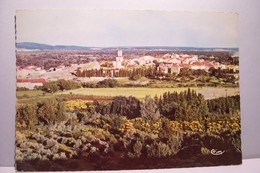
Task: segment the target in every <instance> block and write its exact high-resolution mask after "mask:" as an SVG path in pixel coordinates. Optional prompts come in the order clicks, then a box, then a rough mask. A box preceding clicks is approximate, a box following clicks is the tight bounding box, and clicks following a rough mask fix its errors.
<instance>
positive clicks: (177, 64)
mask: <svg viewBox="0 0 260 173" xmlns="http://www.w3.org/2000/svg"><path fill="white" fill-rule="evenodd" d="M15 19H16V71H17V73H16V78H17V80H16V85H17V88H16V89H17V91H16V96H17V102H16V144H15V145H16V150H15V152H16V156H15V159H16V169H17V170H19V171H83V170H129V169H161V168H180V167H197V166H200V167H202V166H219V165H234V164H241V162H242V154H241V138H240V134H241V126H240V90H239V48H238V45H239V43H238V41H239V40H238V36H239V33H238V14H236V13H220V12H181V11H149V10H143V11H134V10H86V9H77V10H76V9H75V10H71V9H70V10H68V9H67V10H66V9H64V10H47V9H45V10H18V11H17V12H16V18H15Z"/></svg>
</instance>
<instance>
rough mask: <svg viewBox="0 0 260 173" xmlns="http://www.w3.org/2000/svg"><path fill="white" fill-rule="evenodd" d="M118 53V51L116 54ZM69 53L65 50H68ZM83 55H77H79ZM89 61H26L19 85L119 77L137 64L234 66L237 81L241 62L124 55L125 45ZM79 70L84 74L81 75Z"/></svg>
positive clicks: (172, 68) (173, 68)
mask: <svg viewBox="0 0 260 173" xmlns="http://www.w3.org/2000/svg"><path fill="white" fill-rule="evenodd" d="M116 53H117V55H116ZM65 55H66V54H65ZM82 56H83V57H84V55H77V57H80V58H81V57H82ZM87 57H88V61H87V62H85V63H84V61H83V63H79V64H77V63H70V64H68V63H66V60H68V59H69V58H70V55H67V56H66V57H64V63H61V64H59V65H58V66H54V67H51V68H49V69H46V68H45V67H44V66H36V65H27V66H25V67H21V66H17V69H16V70H17V87H20V88H27V89H34V88H35V87H38V86H43V84H44V83H46V82H48V81H56V80H60V79H64V80H73V81H77V82H93V81H102V80H104V79H108V78H113V79H117V77H118V75H116V74H117V73H119V72H120V70H127V71H133V70H134V69H138V68H149V67H151V68H155V69H156V71H157V72H161V73H163V74H175V75H178V74H179V73H180V71H181V69H182V68H188V69H191V70H203V71H205V72H208V71H209V69H212V68H214V69H221V70H225V69H227V70H231V71H233V72H234V73H235V74H234V76H235V79H236V81H237V82H238V79H239V76H238V71H239V66H238V65H236V64H222V63H219V62H217V61H215V57H214V56H210V57H208V58H207V60H205V59H204V58H203V57H199V56H198V55H196V54H192V55H191V54H185V53H178V52H177V53H176V52H170V53H165V54H163V55H144V56H141V55H139V56H133V57H131V56H129V55H128V56H127V57H126V58H125V57H124V55H123V50H122V49H117V50H115V51H114V55H112V56H111V55H110V57H112V58H103V59H100V60H99V59H98V58H96V57H93V56H87ZM91 70H92V71H93V70H94V71H101V73H102V74H100V75H98V76H96V75H95V76H91V75H90V76H89V75H88V76H86V73H84V72H86V71H91ZM79 74H85V76H84V75H83V76H82V75H79Z"/></svg>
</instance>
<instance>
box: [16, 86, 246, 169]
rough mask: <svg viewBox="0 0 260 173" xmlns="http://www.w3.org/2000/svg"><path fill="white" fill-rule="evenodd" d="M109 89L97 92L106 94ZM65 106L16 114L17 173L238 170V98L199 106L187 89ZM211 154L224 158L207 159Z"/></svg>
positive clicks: (34, 106) (36, 106) (59, 101)
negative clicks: (226, 166) (231, 166)
mask: <svg viewBox="0 0 260 173" xmlns="http://www.w3.org/2000/svg"><path fill="white" fill-rule="evenodd" d="M63 82H64V81H63ZM110 82H111V81H105V82H102V83H100V85H101V86H108V87H111V86H109V84H110ZM58 83H62V82H60V81H59V82H58ZM112 83H113V82H112ZM62 84H63V83H62ZM68 85H69V84H68ZM57 86H59V85H58V84H57ZM69 86H71V85H69ZM75 86H76V85H75ZM59 87H61V86H59ZM72 87H74V85H72ZM68 98H69V97H65V96H63V97H51V98H46V99H44V100H41V101H36V102H31V103H27V104H23V105H20V106H19V107H17V115H16V117H17V121H16V122H17V124H16V126H17V129H16V139H17V140H16V146H17V148H16V160H17V168H18V170H32V171H33V170H42V171H43V170H61V171H62V170H98V169H101V170H102V169H143V168H165V167H184V166H185V167H187V166H210V165H218V164H238V163H240V162H241V148H240V145H241V144H240V133H241V132H240V104H239V103H240V102H239V100H240V98H239V96H232V97H226V98H218V99H213V100H205V99H204V97H203V96H202V95H201V94H197V93H196V92H195V91H193V90H190V89H188V90H186V91H183V92H180V93H177V92H166V93H164V94H163V95H160V96H155V97H153V98H152V97H150V96H147V97H145V98H144V99H142V100H139V99H137V98H135V97H132V96H131V97H123V96H117V97H114V98H113V99H112V100H107V101H97V100H96V101H93V102H84V101H82V100H69V99H68ZM212 149H215V150H218V151H223V152H224V154H222V155H212V151H213V150H212ZM126 163H127V164H126Z"/></svg>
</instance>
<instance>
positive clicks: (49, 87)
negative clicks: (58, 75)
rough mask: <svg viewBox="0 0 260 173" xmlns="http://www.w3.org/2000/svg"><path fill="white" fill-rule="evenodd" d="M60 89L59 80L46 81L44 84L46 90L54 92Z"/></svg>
mask: <svg viewBox="0 0 260 173" xmlns="http://www.w3.org/2000/svg"><path fill="white" fill-rule="evenodd" d="M59 89H60V87H59V86H58V83H57V82H46V83H44V84H43V90H44V91H46V92H50V93H54V92H57V91H58V90H59Z"/></svg>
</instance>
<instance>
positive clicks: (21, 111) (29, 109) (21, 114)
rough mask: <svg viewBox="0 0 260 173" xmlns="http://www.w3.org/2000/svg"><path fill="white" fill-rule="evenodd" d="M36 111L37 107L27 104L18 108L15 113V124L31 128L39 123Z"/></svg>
mask: <svg viewBox="0 0 260 173" xmlns="http://www.w3.org/2000/svg"><path fill="white" fill-rule="evenodd" d="M36 111H37V106H36V105H34V104H31V105H29V104H27V105H25V106H23V107H20V108H18V109H17V112H16V118H17V122H20V123H25V124H26V126H27V127H29V128H31V127H33V126H34V125H36V124H37V123H38V122H39V121H38V117H37V112H36Z"/></svg>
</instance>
